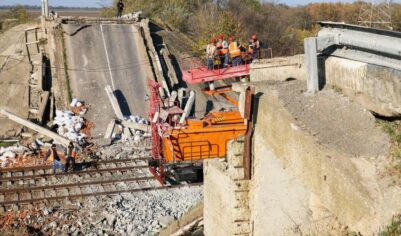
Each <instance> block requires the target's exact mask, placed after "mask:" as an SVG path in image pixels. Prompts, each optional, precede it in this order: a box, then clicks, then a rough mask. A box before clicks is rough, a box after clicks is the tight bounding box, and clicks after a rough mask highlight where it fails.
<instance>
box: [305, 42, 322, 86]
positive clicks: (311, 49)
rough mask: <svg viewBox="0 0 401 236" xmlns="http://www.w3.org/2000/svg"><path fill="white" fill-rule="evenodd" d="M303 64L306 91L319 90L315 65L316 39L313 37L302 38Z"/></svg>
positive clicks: (316, 66)
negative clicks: (305, 75)
mask: <svg viewBox="0 0 401 236" xmlns="http://www.w3.org/2000/svg"><path fill="white" fill-rule="evenodd" d="M304 48H305V65H306V68H307V82H308V83H307V84H308V85H307V86H308V93H315V92H317V91H319V76H318V65H317V40H316V38H315V37H310V38H306V39H305V40H304Z"/></svg>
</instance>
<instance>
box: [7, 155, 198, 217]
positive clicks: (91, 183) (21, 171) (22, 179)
mask: <svg viewBox="0 0 401 236" xmlns="http://www.w3.org/2000/svg"><path fill="white" fill-rule="evenodd" d="M81 167H82V170H80V171H74V172H66V173H57V174H55V175H53V174H52V173H51V168H52V166H47V165H45V166H36V167H21V168H6V169H1V170H0V212H2V211H6V210H8V209H14V210H16V209H20V208H24V209H25V208H27V207H30V206H35V205H38V204H39V205H42V206H44V205H47V204H49V203H50V204H52V203H62V202H65V201H76V200H80V199H83V198H86V197H91V196H102V195H115V194H120V193H133V192H142V191H153V190H163V189H169V188H180V187H183V186H188V185H166V186H161V185H160V183H159V182H158V181H157V180H156V179H155V178H154V176H153V175H152V174H151V173H150V172H149V166H148V163H147V158H132V159H116V160H104V161H92V162H86V163H81ZM190 185H199V184H190Z"/></svg>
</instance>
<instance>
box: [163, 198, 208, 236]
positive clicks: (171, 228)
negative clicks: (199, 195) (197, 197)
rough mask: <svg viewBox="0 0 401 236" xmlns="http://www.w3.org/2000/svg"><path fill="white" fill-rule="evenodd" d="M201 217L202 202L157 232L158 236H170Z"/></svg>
mask: <svg viewBox="0 0 401 236" xmlns="http://www.w3.org/2000/svg"><path fill="white" fill-rule="evenodd" d="M201 217H203V202H201V203H199V204H198V205H196V206H194V207H193V208H192V209H191V210H190V211H189V212H188V213H186V214H185V215H184V216H183V217H181V218H180V219H178V220H174V221H173V222H171V223H170V224H169V225H168V226H167V227H166V228H164V229H163V230H161V231H160V232H159V234H158V236H170V235H172V234H174V233H176V232H178V231H179V230H180V229H181V228H183V227H185V226H187V225H189V224H190V223H192V222H194V221H196V220H197V219H199V218H201Z"/></svg>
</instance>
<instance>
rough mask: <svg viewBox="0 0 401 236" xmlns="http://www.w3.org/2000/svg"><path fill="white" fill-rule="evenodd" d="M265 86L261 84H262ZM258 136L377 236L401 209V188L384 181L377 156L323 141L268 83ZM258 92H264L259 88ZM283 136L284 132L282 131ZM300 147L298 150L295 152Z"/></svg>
mask: <svg viewBox="0 0 401 236" xmlns="http://www.w3.org/2000/svg"><path fill="white" fill-rule="evenodd" d="M259 85H261V84H259ZM260 87H261V86H258V88H259V92H263V94H264V96H265V98H264V99H263V100H261V101H260V103H259V108H263V109H260V110H259V111H258V123H257V124H256V126H258V125H259V126H260V127H263V129H257V128H256V134H255V136H257V135H260V137H261V138H262V142H263V143H264V145H266V146H268V148H269V149H270V150H271V151H272V152H273V153H274V156H275V158H277V159H278V160H280V161H281V162H282V163H283V168H284V169H285V171H286V172H287V173H288V174H290V175H293V176H294V177H296V178H297V179H299V180H301V182H302V183H303V185H304V186H305V187H306V188H307V189H308V190H309V191H310V192H312V193H314V194H316V195H317V196H318V197H319V198H320V199H321V200H322V203H323V205H324V207H326V208H327V209H328V210H329V211H330V212H331V213H332V214H333V215H334V216H336V217H337V218H338V219H339V220H340V223H342V224H344V225H348V226H349V227H350V228H351V229H353V230H357V231H360V232H362V233H363V234H365V233H366V234H371V233H374V232H377V230H378V229H379V228H380V227H381V226H382V225H384V224H385V222H387V221H389V220H391V217H392V215H393V214H396V213H397V212H400V211H401V208H400V207H395V206H400V204H399V198H398V199H397V198H396V197H394V196H401V191H400V189H399V188H398V189H397V188H390V187H387V186H384V185H382V184H381V183H382V182H381V180H380V176H379V175H378V173H377V172H375V171H377V170H376V168H377V167H376V166H375V163H376V162H375V161H376V160H371V159H358V160H356V159H355V158H352V157H349V156H347V155H345V154H343V153H339V152H337V151H336V150H333V149H330V148H327V147H324V146H322V145H321V144H319V142H317V141H316V140H315V139H314V137H313V135H311V134H309V133H307V132H305V131H303V130H302V129H301V128H300V127H298V126H297V121H296V119H295V118H294V117H293V116H292V115H291V113H290V112H289V111H288V110H287V109H286V108H285V106H284V104H283V103H282V101H280V99H279V97H278V91H277V90H275V89H274V88H273V87H269V86H264V87H263V88H260ZM257 92H258V91H257ZM277 134H280V135H277ZM294 150H296V151H294Z"/></svg>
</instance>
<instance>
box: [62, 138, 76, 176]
mask: <svg viewBox="0 0 401 236" xmlns="http://www.w3.org/2000/svg"><path fill="white" fill-rule="evenodd" d="M77 152H78V148H77V147H75V146H74V143H72V142H70V143H69V144H68V147H67V148H65V149H64V156H66V157H67V160H66V162H65V172H67V171H68V168H69V167H70V163H71V164H72V171H75V158H76V157H77Z"/></svg>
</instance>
